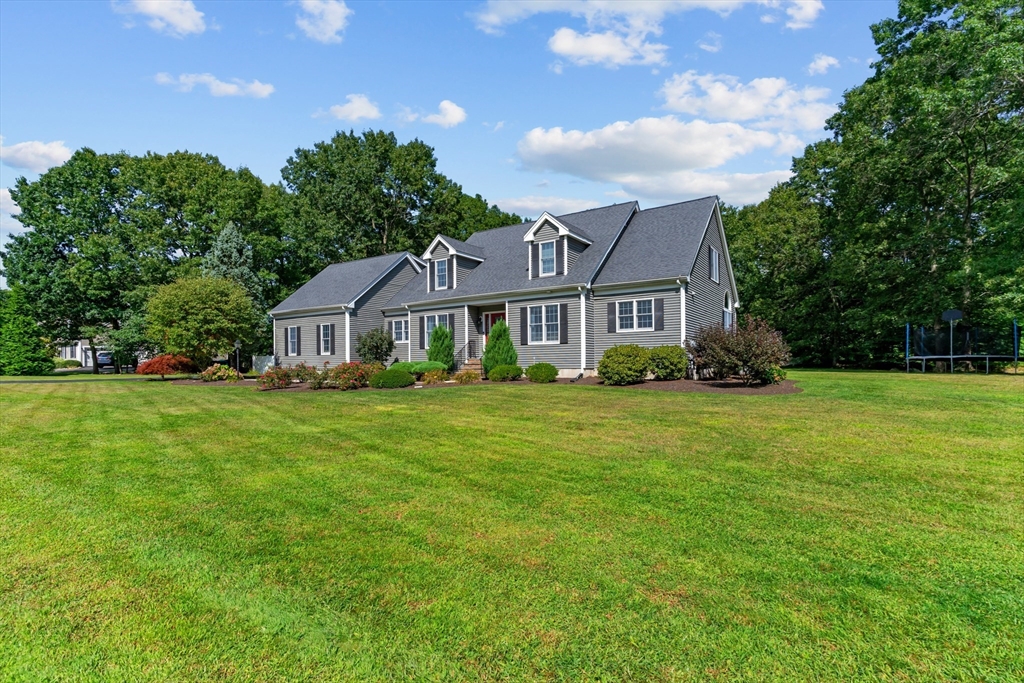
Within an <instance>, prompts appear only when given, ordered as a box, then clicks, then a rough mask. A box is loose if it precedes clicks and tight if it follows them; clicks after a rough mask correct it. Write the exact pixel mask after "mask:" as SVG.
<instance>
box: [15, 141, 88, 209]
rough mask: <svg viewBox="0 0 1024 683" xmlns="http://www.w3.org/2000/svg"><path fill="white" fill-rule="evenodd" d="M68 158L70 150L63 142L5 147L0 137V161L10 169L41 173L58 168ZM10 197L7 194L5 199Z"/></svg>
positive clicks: (25, 143)
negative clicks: (54, 167) (53, 167)
mask: <svg viewBox="0 0 1024 683" xmlns="http://www.w3.org/2000/svg"><path fill="white" fill-rule="evenodd" d="M70 158H71V150H70V149H68V148H67V147H66V146H65V145H64V141H63V140H56V141H54V142H40V141H39V140H31V141H28V142H19V143H17V144H14V145H8V146H5V145H4V138H3V136H0V160H2V161H3V163H4V165H5V166H10V167H11V168H20V169H24V170H26V171H32V172H33V173H42V172H43V171H45V170H46V169H48V168H50V167H52V166H60V165H61V164H63V163H64V162H65V161H67V160H68V159H70ZM4 192H7V190H4ZM10 196H11V195H10V193H8V194H7V198H8V199H10Z"/></svg>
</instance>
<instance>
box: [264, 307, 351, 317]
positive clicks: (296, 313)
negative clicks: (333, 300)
mask: <svg viewBox="0 0 1024 683" xmlns="http://www.w3.org/2000/svg"><path fill="white" fill-rule="evenodd" d="M348 309H349V305H348V304H341V305H338V304H334V305H331V306H314V307H311V308H290V309H288V310H287V311H278V312H277V313H270V317H271V318H273V319H274V320H288V319H290V318H302V317H305V316H308V315H330V314H331V313H344V312H345V311H347V310H348Z"/></svg>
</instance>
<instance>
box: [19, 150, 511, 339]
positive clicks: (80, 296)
mask: <svg viewBox="0 0 1024 683" xmlns="http://www.w3.org/2000/svg"><path fill="white" fill-rule="evenodd" d="M282 178H283V182H281V183H277V184H266V183H263V182H262V181H261V180H260V179H259V178H257V177H256V176H255V175H254V174H253V173H252V172H251V171H249V170H248V169H246V168H240V169H237V170H233V169H229V168H226V167H225V166H224V165H223V164H222V163H221V162H220V161H219V160H218V159H217V158H216V157H214V156H210V155H204V154H196V153H191V152H174V153H172V154H167V155H161V154H154V153H148V154H146V155H143V156H132V155H130V154H127V153H124V152H119V153H115V154H100V153H97V152H95V151H93V150H91V149H87V148H85V149H80V150H78V151H77V152H75V153H74V154H73V155H72V157H71V159H70V160H68V161H67V162H66V163H64V164H63V165H61V166H59V167H56V168H53V169H50V170H49V171H47V172H45V173H43V174H42V175H41V176H40V177H39V178H38V179H37V180H35V181H28V180H26V179H25V178H24V177H22V178H19V179H18V180H17V182H16V184H15V187H14V188H12V190H11V196H12V198H13V199H14V201H15V202H17V204H18V206H19V207H21V214H20V215H19V216H18V220H19V221H20V222H21V223H22V224H23V225H24V226H25V227H26V228H29V230H27V231H26V232H25V233H23V234H20V235H16V236H14V237H13V238H12V240H11V242H10V243H9V244H8V245H7V248H6V250H5V251H3V252H0V258H2V260H3V267H4V274H5V275H6V277H7V280H8V282H9V284H10V285H11V286H12V287H13V288H14V289H17V290H19V293H18V295H17V296H16V297H15V298H14V299H12V301H13V302H16V303H17V306H18V307H19V309H18V310H19V312H20V316H19V318H24V317H25V316H29V317H31V318H33V319H34V320H35V322H36V323H38V325H39V326H40V329H41V332H42V333H43V336H45V337H47V338H49V339H50V340H51V341H52V342H54V343H61V342H65V343H66V342H71V341H73V340H77V339H80V338H87V339H90V340H101V341H102V342H103V343H104V344H105V345H106V346H108V347H114V348H115V349H119V348H124V349H127V350H128V351H129V352H130V351H131V349H136V350H137V351H139V352H144V351H148V350H149V347H151V346H153V345H154V344H157V345H158V343H159V340H153V339H152V338H151V335H150V336H147V332H146V330H147V324H146V316H147V302H148V301H150V300H151V299H152V297H153V296H154V295H155V293H156V292H157V290H158V288H160V287H161V286H164V285H168V284H170V283H172V282H175V281H177V280H184V279H190V278H199V277H204V276H205V277H207V278H219V279H227V280H230V281H232V282H234V283H235V284H237V285H238V286H240V287H241V288H242V289H243V290H244V291H245V293H246V294H247V295H248V296H249V297H250V299H251V300H252V302H253V304H254V305H255V307H256V309H257V310H259V311H262V312H263V313H264V314H265V313H266V311H267V310H269V309H270V308H271V307H273V306H274V305H276V304H277V303H279V302H280V301H282V300H283V299H284V298H285V297H287V296H288V295H289V294H291V292H293V291H294V290H295V289H296V288H298V287H299V286H301V285H302V284H303V283H304V282H306V281H307V280H308V279H309V278H311V277H312V276H313V275H315V274H316V273H318V272H319V271H320V270H321V269H322V268H323V267H324V265H325V264H328V263H334V262H339V261H347V260H353V259H359V258H364V257H367V256H375V255H378V254H386V253H391V252H396V251H401V250H406V249H407V250H410V251H412V252H413V253H419V252H421V251H422V250H424V249H425V248H426V247H427V246H428V244H429V243H430V240H431V239H432V238H433V236H434V235H435V234H436V233H438V232H443V233H445V234H448V235H451V236H453V237H456V238H460V239H465V238H466V237H468V236H469V235H470V234H472V233H473V232H474V231H477V230H484V229H488V228H492V227H498V226H503V225H509V224H513V223H516V222H521V221H522V218H520V217H519V216H517V215H515V214H509V213H505V212H503V211H501V210H500V209H498V207H496V206H494V205H491V204H489V203H488V202H487V201H485V200H484V199H483V198H482V197H480V195H475V196H470V195H467V194H466V193H465V192H463V190H462V187H461V186H460V185H459V184H458V183H456V182H454V181H452V180H451V179H449V178H447V177H445V176H444V175H443V174H442V173H440V172H439V171H438V170H437V159H436V157H435V155H434V150H433V149H432V148H431V147H430V146H428V145H427V144H425V143H423V142H422V141H420V140H413V141H411V142H408V143H405V144H399V143H398V141H397V139H396V137H395V135H394V134H393V133H389V132H384V131H366V132H364V133H362V134H359V135H357V134H355V133H354V132H348V133H338V134H337V135H335V136H334V137H333V138H332V139H331V140H329V141H326V142H321V143H317V144H316V145H314V146H313V147H312V148H311V149H298V150H296V152H295V154H294V155H293V156H292V157H290V158H289V159H288V160H287V162H286V164H285V166H284V168H283V169H282ZM190 291H191V290H190ZM264 319H265V316H264ZM245 341H246V352H256V353H259V352H265V351H267V349H268V348H269V346H270V344H271V341H270V337H269V327H268V326H267V325H266V324H263V325H255V326H254V328H253V330H252V331H251V333H250V334H249V335H247V339H245ZM124 355H132V354H131V353H126V354H124Z"/></svg>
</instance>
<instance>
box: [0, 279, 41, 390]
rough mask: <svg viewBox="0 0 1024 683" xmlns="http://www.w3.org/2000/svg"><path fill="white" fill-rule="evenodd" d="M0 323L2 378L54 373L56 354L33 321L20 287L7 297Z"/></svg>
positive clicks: (0, 371)
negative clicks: (54, 354)
mask: <svg viewBox="0 0 1024 683" xmlns="http://www.w3.org/2000/svg"><path fill="white" fill-rule="evenodd" d="M0 321H2V323H0V375H45V374H48V373H49V372H50V371H51V370H53V367H54V363H53V353H52V352H51V350H50V349H49V348H47V345H46V344H45V343H44V342H43V338H42V332H43V331H42V328H41V327H40V326H39V324H38V323H36V321H35V320H33V319H32V315H31V310H30V308H29V306H28V303H27V301H26V298H25V292H24V291H23V290H22V289H21V288H20V287H15V288H14V289H12V290H11V291H10V292H8V293H7V294H6V295H5V296H4V299H3V311H2V313H0Z"/></svg>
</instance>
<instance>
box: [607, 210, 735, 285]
mask: <svg viewBox="0 0 1024 683" xmlns="http://www.w3.org/2000/svg"><path fill="white" fill-rule="evenodd" d="M717 203H718V197H704V198H702V199H693V200H691V201H688V202H681V203H679V204H669V205H668V206H659V207H658V208H655V209H646V210H644V211H641V212H639V213H637V215H636V216H634V217H633V220H631V221H630V222H629V227H627V228H626V231H625V232H624V233H623V234H622V238H621V239H620V240H619V243H618V245H616V247H615V250H614V251H613V252H612V255H611V256H610V257H609V258H608V262H607V263H605V265H604V267H603V268H601V272H600V273H599V274H598V276H597V279H596V280H594V285H610V284H619V283H624V282H636V281H638V280H657V279H661V278H672V277H680V276H688V275H690V270H691V269H692V267H693V262H694V259H695V258H696V256H697V250H698V249H700V242H701V238H702V237H703V236H704V230H705V228H707V226H708V221H710V220H711V214H712V212H713V211H714V210H715V204H717ZM587 251H589V249H588V250H587Z"/></svg>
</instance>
